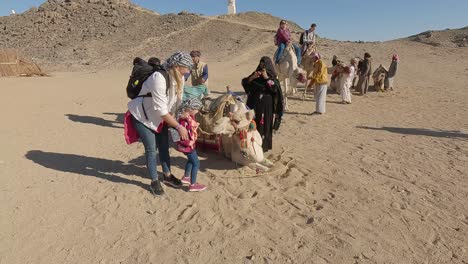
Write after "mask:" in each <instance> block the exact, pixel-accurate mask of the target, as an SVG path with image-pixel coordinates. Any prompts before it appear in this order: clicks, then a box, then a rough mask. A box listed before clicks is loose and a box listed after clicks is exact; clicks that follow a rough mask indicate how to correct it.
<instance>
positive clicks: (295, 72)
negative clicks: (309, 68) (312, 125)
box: [276, 44, 304, 110]
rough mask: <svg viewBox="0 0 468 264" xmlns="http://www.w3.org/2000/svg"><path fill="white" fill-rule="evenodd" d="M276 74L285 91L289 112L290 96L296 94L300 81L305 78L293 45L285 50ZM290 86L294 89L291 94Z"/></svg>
mask: <svg viewBox="0 0 468 264" xmlns="http://www.w3.org/2000/svg"><path fill="white" fill-rule="evenodd" d="M276 73H277V74H278V80H279V81H280V83H281V87H282V88H281V89H282V91H283V101H284V102H283V105H284V110H288V95H289V94H290V93H292V94H295V93H296V91H297V82H298V79H303V78H304V73H303V70H302V69H301V68H299V66H298V65H297V57H296V53H295V52H294V48H293V47H292V45H291V44H289V45H288V46H287V47H286V49H284V53H283V57H282V59H281V61H280V63H279V64H276ZM290 86H291V88H292V90H291V92H290V89H289V87H290Z"/></svg>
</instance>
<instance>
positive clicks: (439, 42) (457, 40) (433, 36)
mask: <svg viewBox="0 0 468 264" xmlns="http://www.w3.org/2000/svg"><path fill="white" fill-rule="evenodd" d="M407 39H408V40H411V41H416V42H421V43H424V44H428V45H432V46H435V47H439V46H441V47H467V46H468V27H464V28H460V29H446V30H428V31H425V32H422V33H419V34H417V35H413V36H410V37H408V38H407Z"/></svg>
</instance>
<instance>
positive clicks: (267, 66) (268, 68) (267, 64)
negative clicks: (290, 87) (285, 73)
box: [256, 56, 276, 79]
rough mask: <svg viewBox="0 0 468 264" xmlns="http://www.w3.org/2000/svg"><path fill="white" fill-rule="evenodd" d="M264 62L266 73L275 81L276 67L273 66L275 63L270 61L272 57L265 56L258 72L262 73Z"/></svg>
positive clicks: (261, 60)
mask: <svg viewBox="0 0 468 264" xmlns="http://www.w3.org/2000/svg"><path fill="white" fill-rule="evenodd" d="M262 62H263V64H264V68H265V69H266V72H267V74H268V77H270V78H272V79H275V78H276V71H275V66H274V65H273V61H272V60H271V59H270V57H267V56H263V57H262V58H261V59H260V63H259V64H258V66H257V70H256V71H262V70H263V68H262Z"/></svg>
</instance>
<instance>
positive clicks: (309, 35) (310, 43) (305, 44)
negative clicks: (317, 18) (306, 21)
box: [301, 23, 317, 55]
mask: <svg viewBox="0 0 468 264" xmlns="http://www.w3.org/2000/svg"><path fill="white" fill-rule="evenodd" d="M316 27H317V24H315V23H313V24H311V25H310V28H309V29H307V30H306V31H304V33H303V34H302V35H301V36H302V39H301V43H302V55H304V53H305V52H306V51H307V49H309V47H311V48H312V49H313V50H314V51H317V46H316V42H315V28H316Z"/></svg>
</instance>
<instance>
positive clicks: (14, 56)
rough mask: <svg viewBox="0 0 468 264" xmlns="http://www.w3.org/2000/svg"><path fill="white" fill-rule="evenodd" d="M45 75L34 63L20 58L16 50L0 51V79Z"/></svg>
mask: <svg viewBox="0 0 468 264" xmlns="http://www.w3.org/2000/svg"><path fill="white" fill-rule="evenodd" d="M46 75H47V74H45V73H44V72H42V70H41V68H39V66H37V65H36V64H35V63H33V62H29V61H27V60H24V59H22V58H20V57H19V56H18V52H17V51H16V50H13V49H0V77H8V76H46Z"/></svg>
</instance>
